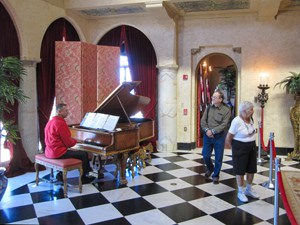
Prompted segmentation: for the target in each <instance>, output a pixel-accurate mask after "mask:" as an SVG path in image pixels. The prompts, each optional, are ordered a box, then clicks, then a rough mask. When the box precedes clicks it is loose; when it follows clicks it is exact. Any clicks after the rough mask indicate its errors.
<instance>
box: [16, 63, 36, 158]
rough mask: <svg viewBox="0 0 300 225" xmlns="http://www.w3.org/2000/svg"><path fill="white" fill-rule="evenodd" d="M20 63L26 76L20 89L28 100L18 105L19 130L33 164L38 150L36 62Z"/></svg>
mask: <svg viewBox="0 0 300 225" xmlns="http://www.w3.org/2000/svg"><path fill="white" fill-rule="evenodd" d="M22 62H23V65H24V68H25V70H26V74H27V75H26V76H23V80H22V81H21V83H20V87H21V88H22V89H23V91H24V94H25V95H26V96H27V97H29V98H28V99H26V102H25V103H20V104H19V130H20V134H21V138H22V143H23V147H24V149H25V151H26V153H27V156H28V158H29V159H30V160H31V161H32V162H34V156H35V155H36V154H37V153H38V149H39V139H38V116H37V92H36V64H37V63H38V60H27V59H23V60H22Z"/></svg>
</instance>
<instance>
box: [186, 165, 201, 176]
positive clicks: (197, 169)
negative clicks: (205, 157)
mask: <svg viewBox="0 0 300 225" xmlns="http://www.w3.org/2000/svg"><path fill="white" fill-rule="evenodd" d="M187 169H189V170H191V171H194V172H196V173H199V174H201V173H205V171H206V167H205V166H194V167H189V168H187Z"/></svg>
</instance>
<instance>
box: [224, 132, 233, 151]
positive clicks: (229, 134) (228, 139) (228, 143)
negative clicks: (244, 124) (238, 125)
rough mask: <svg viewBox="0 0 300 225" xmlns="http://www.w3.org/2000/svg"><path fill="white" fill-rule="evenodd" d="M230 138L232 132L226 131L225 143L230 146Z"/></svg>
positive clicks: (231, 137)
mask: <svg viewBox="0 0 300 225" xmlns="http://www.w3.org/2000/svg"><path fill="white" fill-rule="evenodd" d="M232 139H233V134H232V133H229V132H228V133H227V136H226V140H225V143H226V145H227V146H228V147H230V148H231V142H232Z"/></svg>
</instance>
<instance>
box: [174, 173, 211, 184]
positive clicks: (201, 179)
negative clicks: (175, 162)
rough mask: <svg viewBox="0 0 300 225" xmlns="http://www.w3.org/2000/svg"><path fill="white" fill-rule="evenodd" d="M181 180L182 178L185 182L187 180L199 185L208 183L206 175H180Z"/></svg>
mask: <svg viewBox="0 0 300 225" xmlns="http://www.w3.org/2000/svg"><path fill="white" fill-rule="evenodd" d="M180 179H181V180H184V181H185V182H188V183H189V184H192V185H199V184H205V183H209V182H211V181H209V180H208V179H207V178H206V177H204V176H202V175H194V176H188V177H182V178H180Z"/></svg>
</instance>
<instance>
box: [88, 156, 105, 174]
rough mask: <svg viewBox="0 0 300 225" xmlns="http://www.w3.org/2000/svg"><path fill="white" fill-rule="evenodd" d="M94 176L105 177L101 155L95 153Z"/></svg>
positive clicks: (93, 159) (93, 162)
mask: <svg viewBox="0 0 300 225" xmlns="http://www.w3.org/2000/svg"><path fill="white" fill-rule="evenodd" d="M92 169H93V172H92V174H91V175H92V176H94V177H96V178H98V179H102V178H104V173H103V164H102V161H101V156H100V155H99V154H96V153H93V157H92Z"/></svg>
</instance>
